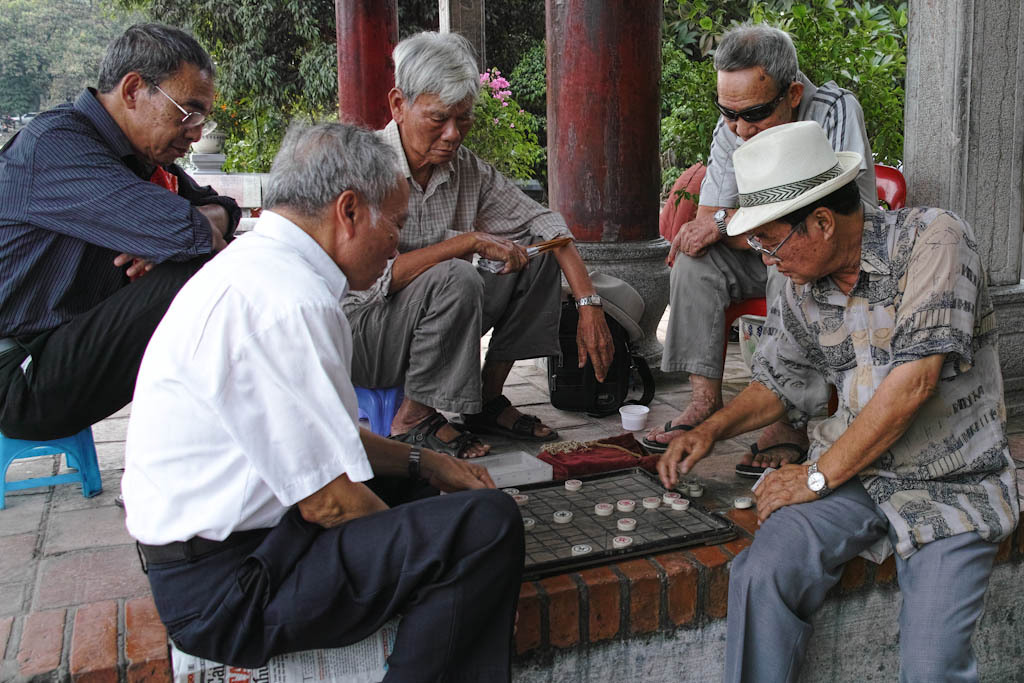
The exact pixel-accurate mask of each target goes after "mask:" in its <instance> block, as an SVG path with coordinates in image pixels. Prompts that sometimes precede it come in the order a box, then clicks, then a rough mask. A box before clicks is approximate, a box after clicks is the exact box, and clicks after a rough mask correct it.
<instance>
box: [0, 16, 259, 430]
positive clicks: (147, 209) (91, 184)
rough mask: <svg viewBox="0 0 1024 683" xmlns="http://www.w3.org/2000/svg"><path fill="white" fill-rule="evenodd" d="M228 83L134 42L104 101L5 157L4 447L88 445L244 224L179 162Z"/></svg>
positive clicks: (167, 41) (159, 45)
mask: <svg viewBox="0 0 1024 683" xmlns="http://www.w3.org/2000/svg"><path fill="white" fill-rule="evenodd" d="M213 75H214V67H213V63H212V61H211V60H210V57H209V55H208V54H207V53H206V52H205V51H204V50H203V48H202V47H200V45H199V44H198V43H197V42H196V41H195V39H193V38H192V37H191V36H189V35H188V34H186V33H185V32H183V31H180V30H178V29H175V28H172V27H169V26H162V25H159V24H141V25H136V26H132V27H131V28H129V29H128V30H127V31H126V32H125V33H124V34H123V35H122V36H120V37H119V38H117V39H116V40H115V41H114V42H113V43H111V45H110V46H109V47H108V49H107V52H106V54H105V56H104V58H103V61H102V63H101V65H100V73H99V79H98V84H97V85H98V87H97V88H96V89H93V88H87V89H86V90H84V91H83V92H82V93H81V94H80V95H79V96H78V98H77V100H75V102H74V103H69V104H66V105H61V106H59V107H57V108H56V109H52V110H50V111H47V112H44V113H42V114H40V115H39V116H37V117H35V118H34V119H33V120H32V122H31V123H30V124H29V125H28V126H27V127H25V128H24V129H23V130H22V131H21V132H20V133H19V134H18V135H17V137H16V138H15V139H14V140H13V142H11V143H10V144H9V145H8V146H7V148H5V149H4V150H3V151H2V152H0V261H2V262H3V264H4V267H3V270H2V273H0V432H3V434H5V435H6V436H9V437H16V438H25V439H53V438H58V437H62V436H68V435H71V434H74V433H76V432H78V431H81V430H82V429H84V428H86V427H88V426H89V425H91V424H93V423H94V422H97V421H99V420H100V419H102V418H104V417H106V416H107V415H110V414H111V413H114V412H116V411H117V410H119V409H120V408H121V407H123V406H124V405H125V404H126V403H128V402H129V401H130V400H131V398H132V391H133V388H134V385H135V378H136V373H137V371H138V367H139V362H140V360H141V358H142V352H143V350H144V349H145V347H146V344H147V343H148V341H149V338H150V336H151V334H152V332H153V330H154V328H155V327H156V325H157V323H158V322H159V321H160V318H161V317H162V316H163V312H164V311H165V310H166V308H167V306H168V305H169V304H170V302H171V299H173V298H174V296H175V294H176V293H177V291H178V290H179V289H180V288H181V286H182V285H183V284H184V283H185V281H186V280H188V278H189V277H190V276H191V275H192V274H193V273H194V272H195V271H196V270H198V269H199V267H200V266H201V265H202V264H203V263H204V262H205V261H206V260H208V259H209V257H210V255H211V254H212V253H213V252H215V251H217V250H219V249H221V248H223V247H224V246H225V244H226V242H225V240H226V239H230V237H231V234H232V232H233V230H234V228H235V226H236V225H237V224H238V220H239V217H240V212H239V210H238V206H237V204H236V203H235V202H234V201H233V200H232V199H230V198H227V197H221V196H219V195H217V193H216V192H214V191H213V190H211V189H210V188H209V187H200V186H198V185H197V184H196V183H195V181H194V180H192V178H190V177H189V176H188V174H186V173H185V172H184V171H183V170H182V169H181V168H180V167H179V166H177V165H176V164H175V163H174V161H175V159H178V158H180V157H182V156H184V155H185V154H186V153H187V152H188V149H189V146H190V145H191V144H192V143H193V142H195V141H196V140H198V139H199V138H200V136H201V135H202V132H203V128H204V126H207V125H209V123H208V121H207V115H208V114H209V112H210V110H211V109H212V108H213V98H214V88H213Z"/></svg>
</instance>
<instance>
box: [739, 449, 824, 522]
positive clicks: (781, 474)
mask: <svg viewBox="0 0 1024 683" xmlns="http://www.w3.org/2000/svg"><path fill="white" fill-rule="evenodd" d="M807 468H808V465H793V464H789V463H787V464H785V465H783V466H782V467H780V468H779V469H777V470H775V471H774V472H770V473H769V474H768V476H766V477H765V478H764V479H763V480H762V481H761V483H760V484H759V485H758V487H757V490H756V491H754V496H755V497H756V498H757V521H758V523H763V522H764V521H765V520H766V519H768V517H769V516H770V515H771V514H772V513H773V512H775V511H776V510H778V509H779V508H781V507H785V506H786V505H794V504H796V503H809V502H810V501H812V500H816V499H817V497H818V496H817V494H816V493H814V491H812V490H810V489H809V488H807Z"/></svg>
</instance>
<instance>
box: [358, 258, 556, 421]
mask: <svg viewBox="0 0 1024 683" xmlns="http://www.w3.org/2000/svg"><path fill="white" fill-rule="evenodd" d="M560 273H561V270H560V269H559V267H558V261H556V260H555V257H554V256H553V255H551V254H546V255H542V256H538V257H537V258H534V259H532V260H531V261H530V263H529V265H528V266H527V267H526V268H524V269H523V270H522V271H520V272H518V273H510V274H508V275H497V274H494V273H487V272H481V271H477V269H476V268H474V267H473V266H472V264H470V263H469V262H468V261H464V260H462V259H451V260H449V261H445V262H443V263H439V264H437V265H436V266H433V267H432V268H429V269H428V270H426V271H425V272H424V273H422V274H421V275H420V276H419V277H417V278H416V279H415V280H413V281H412V282H411V283H410V284H409V285H407V286H406V287H405V288H403V289H402V290H401V291H399V292H397V293H396V294H395V295H393V296H389V297H387V299H385V300H384V301H383V302H375V303H369V304H360V305H346V306H345V315H346V317H347V318H348V320H349V323H350V324H351V326H352V342H353V353H352V380H353V383H354V384H355V385H356V386H361V387H391V386H396V385H399V384H402V385H404V387H405V395H406V396H407V397H409V398H410V399H412V400H414V401H417V402H419V403H423V404H424V405H428V406H431V407H432V408H435V409H437V410H445V411H449V412H454V413H479V412H480V411H481V410H482V402H481V399H480V389H481V383H480V337H481V336H482V335H483V334H484V333H486V332H487V330H490V329H491V328H493V329H494V332H493V334H492V335H491V341H490V344H489V346H488V351H487V356H488V358H489V359H491V360H496V361H514V360H521V359H524V358H537V357H540V356H548V355H555V354H557V353H558V318H559V307H558V298H559V293H560V291H561V289H560V281H559V275H560Z"/></svg>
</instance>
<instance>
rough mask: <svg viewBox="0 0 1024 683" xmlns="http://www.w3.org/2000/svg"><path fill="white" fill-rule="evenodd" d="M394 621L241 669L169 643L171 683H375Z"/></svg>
mask: <svg viewBox="0 0 1024 683" xmlns="http://www.w3.org/2000/svg"><path fill="white" fill-rule="evenodd" d="M398 621H399V620H398V619H397V618H395V619H392V620H391V621H389V622H388V623H386V624H384V626H382V627H381V629H380V630H379V631H377V632H376V633H374V634H373V635H372V636H370V637H369V638H366V639H365V640H361V641H359V642H358V643H353V644H352V645H346V646H345V647H336V648H331V649H327V650H304V651H302V652H293V653H290V654H286V655H278V656H277V657H274V658H273V659H271V660H270V661H269V662H267V665H266V666H261V667H260V668H258V669H241V668H238V667H232V666H227V665H225V664H219V663H217V662H211V661H209V660H207V659H202V658H201V657H194V656H193V655H190V654H186V653H184V652H182V651H181V650H179V649H178V648H177V647H175V646H174V644H173V643H172V644H171V670H172V672H173V675H174V683H379V681H381V680H383V678H384V674H385V673H386V672H387V669H388V665H387V658H388V656H389V655H390V654H391V652H392V651H393V650H394V647H395V636H397V635H398Z"/></svg>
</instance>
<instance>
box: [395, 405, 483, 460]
mask: <svg viewBox="0 0 1024 683" xmlns="http://www.w3.org/2000/svg"><path fill="white" fill-rule="evenodd" d="M446 424H450V423H449V422H448V420H446V419H444V415H441V414H440V413H434V414H433V415H431V416H430V417H428V418H426V419H424V420H423V421H422V422H420V423H419V424H417V425H416V426H415V427H413V428H412V429H410V430H409V431H407V432H405V433H404V434H395V435H392V436H389V437H388V438H389V439H393V440H395V441H401V442H402V443H407V444H412V445H414V446H421V447H424V448H429V449H430V450H432V451H437V452H438V453H444V454H446V455H450V456H452V457H455V458H460V459H463V460H465V459H467V458H466V455H465V453H466V451H467V450H469V449H470V448H472V447H473V446H476V445H477V444H483V442H482V441H481V440H480V439H479V438H477V436H476V434H473V433H472V432H468V431H464V430H461V429H458V428H457V427H456V430H457V431H458V432H459V435H458V436H456V437H455V438H454V439H452V440H451V441H442V440H441V439H440V437H438V436H437V431H438V430H439V429H441V428H442V427H444V426H445V425H446ZM452 426H453V427H454V425H452Z"/></svg>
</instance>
